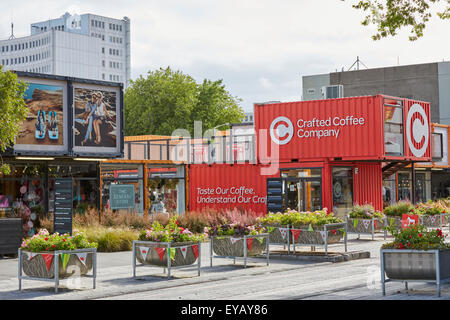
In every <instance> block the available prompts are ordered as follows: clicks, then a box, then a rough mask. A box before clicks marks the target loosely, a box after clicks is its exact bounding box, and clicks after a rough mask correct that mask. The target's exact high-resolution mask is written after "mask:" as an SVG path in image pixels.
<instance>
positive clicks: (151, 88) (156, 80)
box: [124, 67, 244, 136]
mask: <svg viewBox="0 0 450 320" xmlns="http://www.w3.org/2000/svg"><path fill="white" fill-rule="evenodd" d="M240 101H241V100H240V99H239V98H237V97H233V96H232V95H231V94H230V93H229V92H228V91H227V90H226V88H225V85H224V84H223V82H222V80H217V81H211V80H207V79H205V80H204V81H203V82H202V83H200V84H198V83H196V81H195V80H194V79H193V78H192V77H191V76H189V75H186V74H183V73H182V72H181V71H173V70H171V69H170V67H167V68H166V69H162V68H161V69H159V70H156V71H150V72H148V74H147V77H146V78H144V77H143V76H140V77H139V78H137V79H136V80H134V81H133V80H132V81H131V82H130V86H129V87H128V89H127V90H126V92H125V98H124V117H125V135H146V134H154V135H171V134H172V132H174V130H176V129H186V130H187V131H189V133H190V134H191V136H193V133H194V121H202V130H203V132H205V131H206V130H207V129H212V128H214V127H216V126H218V125H221V124H224V123H236V122H241V120H242V118H243V116H244V113H243V110H242V108H241V107H240V106H239V103H240ZM203 132H202V133H203Z"/></svg>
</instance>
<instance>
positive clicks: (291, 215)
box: [258, 208, 344, 226]
mask: <svg viewBox="0 0 450 320" xmlns="http://www.w3.org/2000/svg"><path fill="white" fill-rule="evenodd" d="M258 221H259V223H261V224H263V225H267V226H271V225H294V226H307V225H312V226H321V225H324V224H330V223H342V222H344V221H343V220H342V219H340V218H338V217H335V216H334V215H333V213H332V212H330V213H328V212H327V209H326V208H324V209H323V210H317V211H314V212H298V211H295V210H289V211H287V212H286V213H281V212H277V213H269V214H268V215H267V216H265V217H261V218H259V219H258Z"/></svg>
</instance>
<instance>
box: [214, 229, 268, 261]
mask: <svg viewBox="0 0 450 320" xmlns="http://www.w3.org/2000/svg"><path fill="white" fill-rule="evenodd" d="M214 238H215V237H214V236H213V237H211V238H210V243H209V246H210V247H209V259H210V266H211V267H212V266H213V258H221V259H233V264H236V259H243V260H244V268H246V267H247V260H249V259H258V258H251V257H248V256H247V239H254V238H266V261H267V265H269V256H270V254H269V251H270V250H269V246H270V243H269V234H268V233H261V234H258V235H247V236H243V237H242V239H243V255H244V256H243V257H238V256H219V255H216V256H215V255H214V251H213V242H214Z"/></svg>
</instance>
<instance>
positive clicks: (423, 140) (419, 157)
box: [404, 99, 431, 161]
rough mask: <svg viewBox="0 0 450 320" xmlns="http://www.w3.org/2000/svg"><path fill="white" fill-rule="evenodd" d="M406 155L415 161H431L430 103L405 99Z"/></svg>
mask: <svg viewBox="0 0 450 320" xmlns="http://www.w3.org/2000/svg"><path fill="white" fill-rule="evenodd" d="M404 131H405V135H404V145H405V156H406V157H408V158H410V159H411V160H414V161H431V115H430V103H428V102H422V101H417V100H409V99H405V108H404Z"/></svg>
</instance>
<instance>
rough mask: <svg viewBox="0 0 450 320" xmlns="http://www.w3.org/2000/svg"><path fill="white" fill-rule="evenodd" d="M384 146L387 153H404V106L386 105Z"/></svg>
mask: <svg viewBox="0 0 450 320" xmlns="http://www.w3.org/2000/svg"><path fill="white" fill-rule="evenodd" d="M384 147H385V153H386V154H387V155H403V106H402V105H401V102H398V104H397V102H396V104H390V103H387V104H385V105H384Z"/></svg>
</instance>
